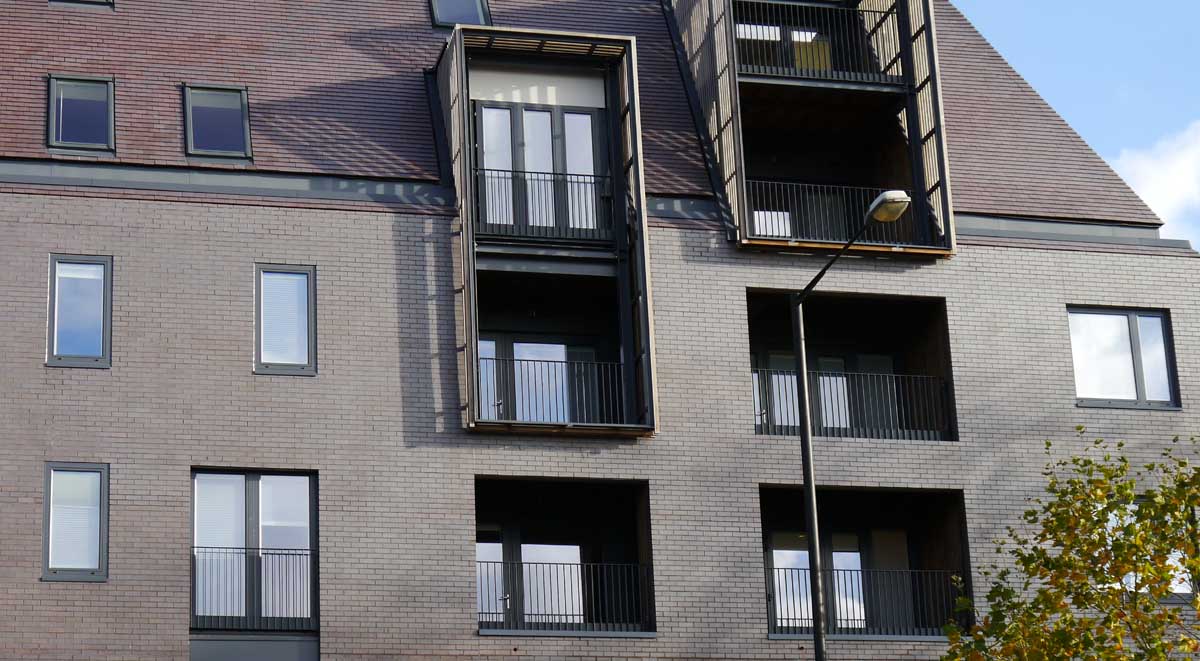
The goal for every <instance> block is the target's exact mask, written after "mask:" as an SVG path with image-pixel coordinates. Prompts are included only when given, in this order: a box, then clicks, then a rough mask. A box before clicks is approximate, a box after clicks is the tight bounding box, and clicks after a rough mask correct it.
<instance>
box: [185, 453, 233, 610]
mask: <svg viewBox="0 0 1200 661" xmlns="http://www.w3.org/2000/svg"><path fill="white" fill-rule="evenodd" d="M193 486H194V489H195V494H194V498H195V501H194V509H195V531H194V544H195V551H194V561H195V579H194V580H195V590H194V595H193V597H194V599H195V614H196V615H199V616H210V617H211V616H217V617H244V616H245V615H246V478H245V476H243V475H228V474H218V473H208V474H206V473H200V474H197V475H196V476H195V479H194V481H193Z"/></svg>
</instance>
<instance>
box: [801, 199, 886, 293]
mask: <svg viewBox="0 0 1200 661" xmlns="http://www.w3.org/2000/svg"><path fill="white" fill-rule="evenodd" d="M870 226H871V217H870V216H868V217H867V218H866V220H864V221H863V224H862V227H860V228H858V232H857V233H855V235H854V236H852V237H850V240H849V241H847V242H846V245H844V246H842V249H841V250H839V251H837V254H835V255H834V256H833V257H832V258H831V259H830V260H829V261H828V262H827V263H826V264H825V266H824V268H822V269H821V270H820V271H817V274H816V275H815V276H813V279H812V280H811V281H809V283H808V286H806V287H805V288H804V289H803V290H802V291H801V292H800V294H799V296H798V297H797V301H796V302H797V303H799V304H803V303H804V301H805V300H806V299H807V298H808V296H809V294H811V293H812V292H813V290H814V289H816V288H817V283H818V282H820V281H821V278H824V277H825V272H826V271H828V270H829V267H831V266H833V264H834V262H836V261H837V260H838V258H840V257H841V256H842V255H845V254H846V252H847V251H849V250H850V247H851V246H853V245H854V244H855V243H856V242H857V241H858V240H859V239H861V238H862V236H863V234H866V233H867V228H868V227H870Z"/></svg>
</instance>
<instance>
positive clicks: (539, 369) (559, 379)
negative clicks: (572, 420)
mask: <svg viewBox="0 0 1200 661" xmlns="http://www.w3.org/2000/svg"><path fill="white" fill-rule="evenodd" d="M513 358H514V359H515V360H514V361H513V370H514V372H515V375H514V382H515V386H516V390H517V391H516V393H515V394H516V405H517V420H521V421H525V422H566V421H567V412H568V411H569V410H570V409H569V407H570V403H569V402H568V399H567V362H566V361H567V347H566V345H565V344H539V343H525V342H514V343H513Z"/></svg>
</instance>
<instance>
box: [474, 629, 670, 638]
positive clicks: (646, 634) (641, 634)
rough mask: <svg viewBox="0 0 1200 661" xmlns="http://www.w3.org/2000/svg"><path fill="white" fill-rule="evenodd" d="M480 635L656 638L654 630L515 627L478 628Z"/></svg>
mask: <svg viewBox="0 0 1200 661" xmlns="http://www.w3.org/2000/svg"><path fill="white" fill-rule="evenodd" d="M479 635H480V636H508V637H516V636H534V637H538V638H541V637H559V638H657V637H658V633H657V632H654V631H552V630H543V631H539V630H525V629H521V630H515V629H480V630H479Z"/></svg>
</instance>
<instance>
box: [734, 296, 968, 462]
mask: <svg viewBox="0 0 1200 661" xmlns="http://www.w3.org/2000/svg"><path fill="white" fill-rule="evenodd" d="M748 300H749V317H750V347H751V356H750V362H751V374H752V377H753V384H752V387H753V395H754V431H755V433H757V434H766V435H783V436H794V435H799V433H800V424H801V422H800V411H799V409H798V405H799V401H800V400H799V396H798V393H797V390H796V389H797V387H798V385H799V383H798V381H797V379H796V362H795V357H794V356H795V354H794V353H793V351H794V349H793V342H792V329H791V318H790V314H791V310H790V307H789V304H788V297H787V296H786V295H784V294H776V293H768V292H752V293H751V294H750V296H749V298H748ZM880 319H885V320H888V321H887V322H886V323H887V324H888V327H889V332H888V333H886V334H880V333H877V332H875V330H876V329H877V328H878V327H879V320H880ZM804 327H805V340H806V342H807V351H806V353H807V355H808V392H809V419H810V421H811V424H812V433H813V435H814V436H818V437H826V438H856V439H895V440H912V441H953V440H955V439H956V438H957V436H956V433H955V418H954V400H953V396H952V391H951V380H950V375H951V367H950V352H949V342H948V335H947V333H946V326H945V308H944V305H943V304H942V302H941V301H934V300H927V299H905V298H868V297H851V296H829V295H824V296H814V297H813V298H811V299H809V302H808V303H806V304H805V306H804Z"/></svg>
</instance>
